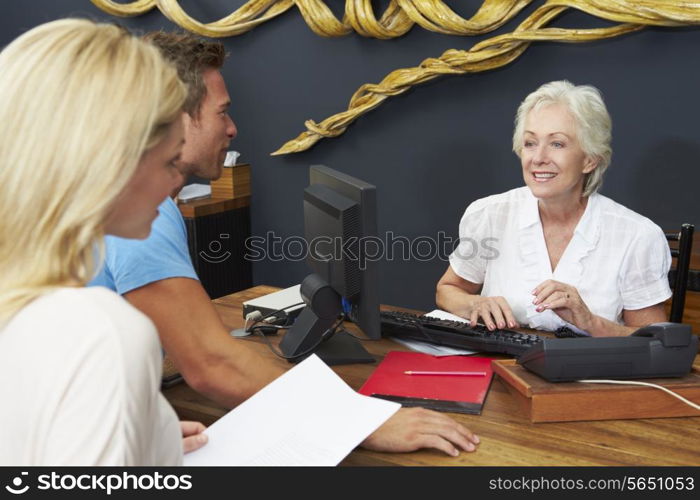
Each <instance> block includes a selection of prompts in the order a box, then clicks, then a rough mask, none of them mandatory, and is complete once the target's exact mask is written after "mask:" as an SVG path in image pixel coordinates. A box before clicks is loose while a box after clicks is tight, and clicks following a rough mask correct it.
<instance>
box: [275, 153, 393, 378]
mask: <svg viewBox="0 0 700 500" xmlns="http://www.w3.org/2000/svg"><path fill="white" fill-rule="evenodd" d="M309 177H310V185H309V186H308V187H307V188H306V189H305V190H304V231H305V236H306V243H307V245H308V257H307V264H308V265H309V267H310V268H311V270H312V271H313V273H312V274H310V275H309V276H307V277H306V279H304V281H303V282H302V284H301V296H302V299H303V300H304V302H305V304H306V307H305V308H304V309H303V310H302V311H301V313H300V314H299V316H298V317H297V319H296V321H295V323H294V325H293V326H292V327H291V328H290V329H289V330H288V331H287V333H286V334H285V336H284V338H283V339H282V342H281V343H280V349H281V350H282V353H283V354H284V355H285V356H287V357H288V359H290V361H293V362H297V361H300V360H302V359H304V358H305V357H306V356H308V355H310V354H311V353H312V352H315V353H316V354H317V355H318V356H319V357H320V358H321V359H323V360H324V361H325V362H326V363H327V364H329V365H334V364H348V363H368V362H369V363H371V362H374V358H373V357H372V356H371V355H370V354H369V353H368V352H367V351H366V350H365V349H364V347H363V346H362V345H361V344H360V343H359V341H358V340H357V339H356V338H353V337H352V336H351V335H349V334H348V333H346V332H340V333H335V327H336V326H338V325H340V321H341V319H342V318H345V319H349V320H351V321H353V322H354V323H356V324H357V325H358V327H359V328H360V330H361V331H362V332H363V333H364V334H365V336H367V337H368V338H370V339H379V338H380V337H381V325H380V319H379V298H378V294H377V274H376V268H377V266H376V264H377V263H376V262H375V260H374V259H367V255H366V250H367V244H368V242H375V243H376V238H377V197H376V188H375V187H374V186H373V185H371V184H368V183H366V182H364V181H361V180H359V179H356V178H354V177H351V176H349V175H346V174H343V173H342V172H338V171H336V170H333V169H331V168H328V167H325V166H322V165H315V166H312V167H311V168H310V170H309Z"/></svg>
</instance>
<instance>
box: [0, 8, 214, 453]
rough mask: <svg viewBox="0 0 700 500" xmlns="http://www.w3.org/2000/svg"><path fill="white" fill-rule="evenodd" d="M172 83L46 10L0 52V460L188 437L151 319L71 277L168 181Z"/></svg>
mask: <svg viewBox="0 0 700 500" xmlns="http://www.w3.org/2000/svg"><path fill="white" fill-rule="evenodd" d="M184 100H185V89H184V87H183V84H182V83H181V82H180V81H179V79H178V77H177V74H176V72H175V70H174V69H173V68H172V67H171V66H170V65H169V64H167V63H166V62H164V61H163V59H162V58H161V56H160V55H159V52H158V51H157V50H156V49H155V48H154V47H152V46H151V45H149V44H147V43H146V42H143V41H141V40H139V39H137V38H135V37H133V36H132V35H130V34H128V33H127V32H125V31H124V30H122V29H120V28H118V27H115V26H110V25H100V24H95V23H92V22H90V21H85V20H61V21H55V22H51V23H48V24H45V25H42V26H39V27H37V28H35V29H32V30H31V31H29V32H27V33H25V34H24V35H22V36H21V37H19V38H18V39H16V40H15V41H14V42H12V43H11V44H10V45H9V46H8V47H7V48H5V50H3V51H2V53H0V158H2V160H1V161H2V165H1V166H0V400H1V401H3V410H2V412H0V443H2V445H0V464H3V465H10V464H13V465H16V464H27V465H31V464H50V465H60V464H82V465H92V464H110V465H172V464H178V463H180V462H181V460H182V452H183V441H182V435H183V431H184V433H185V434H187V435H191V436H190V437H189V438H187V439H186V440H185V444H184V446H185V448H189V447H196V446H198V444H197V443H200V442H201V441H202V440H203V436H202V435H200V434H199V433H200V432H201V430H202V429H203V427H202V426H201V424H194V423H188V424H187V425H186V426H183V427H182V428H181V427H180V425H179V424H178V421H177V418H176V416H175V413H174V412H173V410H172V408H170V406H169V405H168V404H167V402H166V401H165V399H164V398H163V396H162V395H161V394H160V392H159V385H160V376H161V373H160V367H161V352H160V346H159V342H158V336H157V334H156V330H155V328H154V326H153V324H152V323H151V321H150V320H149V319H148V318H146V316H144V315H143V314H141V313H140V312H138V311H137V310H136V309H134V308H133V307H131V306H130V305H128V303H127V302H125V301H124V300H123V299H122V298H121V297H120V296H118V295H117V294H115V293H113V292H111V291H108V290H106V289H104V288H83V285H84V284H85V283H86V282H87V281H88V280H89V279H90V278H91V275H92V270H93V269H94V268H95V263H94V259H95V258H96V255H95V248H100V247H101V240H102V237H103V236H104V235H105V234H114V235H118V236H123V237H128V238H145V237H146V236H148V234H149V232H150V226H151V222H152V221H153V219H154V218H155V217H156V215H157V207H158V205H159V204H160V203H161V202H162V201H163V199H164V198H165V197H166V196H168V194H169V193H170V192H171V191H172V190H173V189H175V188H176V187H178V185H179V184H180V183H181V180H182V179H181V174H180V172H179V171H178V168H177V166H178V165H177V164H178V158H179V154H180V150H181V148H182V144H183V130H182V113H181V108H182V105H183V102H184Z"/></svg>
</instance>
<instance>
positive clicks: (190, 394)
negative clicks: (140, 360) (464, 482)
mask: <svg viewBox="0 0 700 500" xmlns="http://www.w3.org/2000/svg"><path fill="white" fill-rule="evenodd" d="M275 290H277V289H276V288H272V287H266V286H258V287H255V288H251V289H248V290H244V291H241V292H238V293H234V294H232V295H228V296H226V297H222V298H220V299H217V300H215V301H214V303H215V304H216V306H217V309H218V310H219V313H220V314H221V316H222V318H223V321H224V323H225V324H226V325H227V326H228V327H230V328H234V327H241V326H242V325H243V317H242V309H241V303H242V302H243V301H245V300H249V299H252V298H255V297H258V296H260V295H263V294H266V293H270V292H272V291H275ZM273 340H274V343H277V342H279V339H273ZM232 342H250V343H252V344H253V345H255V346H256V348H258V350H259V352H260V353H261V355H262V356H264V357H265V358H267V359H269V360H271V361H272V362H274V363H277V364H278V365H279V366H283V367H285V368H289V367H290V366H291V365H290V364H289V363H287V362H286V361H284V360H282V359H280V358H277V357H276V356H275V355H274V354H272V353H271V352H270V351H269V349H268V348H267V346H266V345H264V344H263V343H262V342H261V341H260V340H259V339H251V338H245V339H232ZM363 345H365V347H366V348H367V350H368V351H370V352H371V353H372V354H374V355H375V356H377V357H378V359H381V357H383V356H384V355H385V354H386V353H387V352H388V351H390V350H406V349H405V348H403V347H402V346H400V345H398V344H396V343H394V342H392V341H390V340H388V339H383V340H381V341H376V342H365V343H364V344H363ZM375 366H376V365H346V366H337V367H334V368H333V369H334V370H335V371H336V373H338V374H339V375H340V376H341V377H342V378H343V380H345V381H346V382H347V383H348V384H349V385H350V386H351V387H352V388H354V389H356V390H357V389H359V388H360V386H361V385H362V384H363V383H364V381H365V379H366V378H367V377H368V376H369V374H370V373H371V372H372V370H373V369H374V367H375ZM163 392H164V394H165V396H166V397H167V398H168V400H169V401H170V402H171V404H172V405H173V406H174V407H175V410H176V411H177V412H178V414H179V415H180V417H181V418H188V419H195V420H200V421H202V422H204V423H205V424H211V423H212V422H214V421H215V420H216V419H217V418H219V417H220V416H222V415H223V414H224V413H226V410H224V409H222V408H221V407H220V406H218V405H217V404H216V403H213V402H211V401H210V400H207V399H206V398H204V397H203V396H200V395H198V394H196V393H195V392H194V391H193V390H191V389H190V388H189V387H187V386H186V385H185V384H180V385H178V386H175V387H172V388H170V389H167V390H165V391H163ZM452 416H453V417H454V418H455V419H457V420H459V421H460V422H462V423H463V424H464V425H466V426H467V427H469V428H470V429H472V430H473V431H474V432H476V433H477V434H478V435H479V437H480V438H481V445H480V447H479V449H478V450H477V451H476V452H474V453H462V454H461V455H460V456H459V457H458V458H456V459H455V458H451V457H448V456H446V455H442V454H440V453H438V452H436V451H432V450H422V451H419V452H415V453H393V454H392V453H378V452H372V451H367V450H363V449H359V448H358V449H357V450H355V451H354V452H352V453H351V454H350V455H349V456H348V457H347V458H346V459H345V460H344V461H343V462H342V464H343V465H416V466H436V465H449V466H455V465H494V466H498V465H518V466H531V465H532V466H557V465H559V466H585V465H589V466H590V465H628V466H637V465H650V466H651V465H700V416H699V417H684V418H663V419H648V420H616V421H599V422H566V423H544V424H531V423H530V422H529V421H528V420H527V419H526V418H525V415H524V414H523V413H522V410H521V409H520V408H519V407H518V406H517V404H516V402H515V400H514V399H513V398H512V397H511V396H510V394H509V393H508V390H507V388H506V387H505V386H504V385H503V382H502V381H501V380H499V379H498V378H496V379H495V380H494V382H493V384H492V386H491V390H490V392H489V394H488V396H487V398H486V403H485V405H484V410H483V413H482V414H481V415H461V414H452ZM280 418H283V417H282V416H280Z"/></svg>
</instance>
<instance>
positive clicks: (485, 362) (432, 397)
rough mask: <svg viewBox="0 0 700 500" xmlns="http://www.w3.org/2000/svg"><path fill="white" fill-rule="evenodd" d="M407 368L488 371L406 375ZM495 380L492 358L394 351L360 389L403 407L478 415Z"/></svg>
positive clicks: (436, 370)
mask: <svg viewBox="0 0 700 500" xmlns="http://www.w3.org/2000/svg"><path fill="white" fill-rule="evenodd" d="M406 371H432V372H447V371H459V372H485V373H486V376H463V375H406V374H405V373H404V372H406ZM492 379H493V370H491V358H485V357H475V356H431V355H430V354H423V353H420V352H402V351H391V352H389V354H387V355H386V357H385V358H384V360H383V361H382V362H381V363H380V364H379V366H377V368H376V370H374V372H373V373H372V375H370V377H369V378H368V379H367V381H366V382H365V384H364V385H363V386H362V387H361V388H360V391H359V392H360V394H364V395H366V396H374V397H377V398H382V399H388V400H390V401H396V402H398V403H401V404H402V405H403V406H422V407H424V408H429V409H431V410H437V411H447V412H455V413H473V414H476V415H478V414H480V413H481V409H482V407H483V405H484V400H485V399H486V394H487V393H488V391H489V387H490V386H491V380H492Z"/></svg>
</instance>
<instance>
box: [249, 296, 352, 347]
mask: <svg viewBox="0 0 700 500" xmlns="http://www.w3.org/2000/svg"><path fill="white" fill-rule="evenodd" d="M290 307H292V306H290ZM343 320H344V318H343V316H341V317H340V319H339V320H338V321H337V322H336V323H335V324H334V325H333V326H331V327H330V328H328V329H327V330H326V331H325V332H323V335H321V338H320V339H319V340H318V342H316V343H315V344H314V345H313V346H311V347H310V348H309V349H307V350H305V351H304V352H302V353H299V354H296V355H294V356H285V355H284V354H282V352H281V351H280V352H278V351H277V350H276V349H275V346H273V345H272V342H270V339H268V338H267V337H266V336H265V334H264V333H262V332H258V331H253V333H256V334H258V335H260V336H262V338H263V339H264V340H265V343H266V344H267V347H269V348H270V351H272V354H274V355H275V356H277V357H279V358H282V359H286V360H290V359H292V360H294V359H298V358H300V357H302V356H306V355H307V354H311V353H312V352H314V351H315V350H316V348H317V347H318V346H320V345H321V343H322V342H324V341H326V340H328V339H329V338H331V337H332V336H333V335H334V334H335V331H336V330H337V329H338V326H340V325H341V324H342V323H343ZM251 328H252V327H251Z"/></svg>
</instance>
